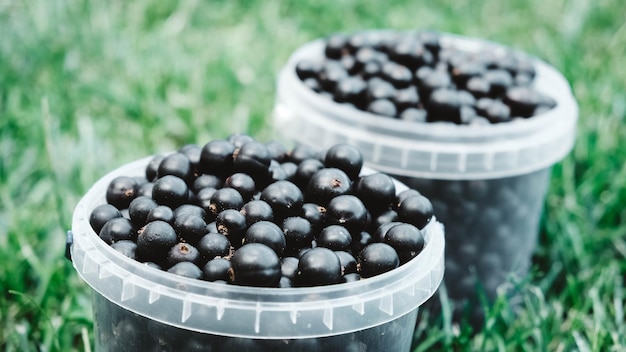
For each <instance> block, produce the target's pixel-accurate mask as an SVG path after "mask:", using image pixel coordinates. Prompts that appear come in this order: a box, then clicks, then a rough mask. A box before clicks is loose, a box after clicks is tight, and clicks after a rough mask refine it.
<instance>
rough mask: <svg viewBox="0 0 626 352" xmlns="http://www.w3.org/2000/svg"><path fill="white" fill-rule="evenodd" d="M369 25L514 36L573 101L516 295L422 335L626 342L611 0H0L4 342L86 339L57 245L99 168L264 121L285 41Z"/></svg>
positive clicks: (83, 345)
mask: <svg viewBox="0 0 626 352" xmlns="http://www.w3.org/2000/svg"><path fill="white" fill-rule="evenodd" d="M362 28H395V29H422V28H433V29H437V30H441V31H446V32H453V33H458V34H463V35H469V36H477V37H482V38H486V39H490V40H493V41H497V42H501V43H505V44H507V45H510V46H512V47H515V48H518V49H521V50H525V51H527V52H529V53H531V54H533V55H536V56H538V57H540V58H542V59H544V60H545V61H547V62H549V63H550V64H552V65H554V66H555V67H556V68H557V69H559V70H560V71H561V72H563V74H564V75H565V76H566V78H567V79H568V80H569V81H570V83H571V85H572V88H573V91H574V94H575V96H576V98H577V99H578V102H579V105H580V121H579V130H578V135H577V143H576V146H575V148H574V150H573V152H572V153H571V154H570V155H569V156H568V157H567V158H566V159H565V160H564V161H563V162H561V163H559V164H558V165H556V166H555V167H554V171H553V177H552V181H551V189H550V192H549V195H548V198H547V200H546V211H545V216H544V221H543V224H542V228H541V236H540V245H539V248H538V250H537V253H536V255H535V258H534V259H535V260H534V267H533V275H532V276H531V277H530V278H529V279H528V281H527V282H525V283H524V284H523V285H524V295H523V298H524V303H523V307H522V308H523V309H522V311H521V313H520V314H519V315H517V316H512V315H511V314H510V313H509V310H508V309H507V302H504V301H500V302H497V303H496V304H495V305H494V306H493V307H491V308H490V309H488V311H487V316H488V319H487V321H486V325H485V328H484V329H483V330H482V331H481V332H478V333H473V332H471V331H470V330H469V329H468V328H466V327H465V326H463V325H461V326H455V325H452V324H450V323H449V322H448V321H447V320H446V319H440V318H437V317H431V319H426V320H422V321H421V322H420V324H419V325H418V326H417V329H416V343H415V349H416V350H424V349H427V348H429V347H430V348H438V349H443V350H502V351H505V350H536V351H547V350H550V351H571V350H580V351H620V350H624V349H626V337H625V336H626V331H625V322H624V308H625V303H624V302H625V300H624V278H625V273H626V260H625V258H626V241H625V239H626V231H625V230H626V207H624V204H626V164H625V163H624V161H625V160H626V155H625V154H626V146H624V143H623V138H624V136H626V127H625V124H624V117H625V115H626V113H625V112H626V65H624V61H623V58H624V57H625V56H626V2H624V1H622V0H599V1H593V0H572V1H565V0H551V1H544V0H532V1H525V0H514V1H506V2H504V1H499V0H484V1H469V0H459V1H456V0H447V1H438V2H436V3H434V2H433V3H431V2H418V1H397V0H394V1H386V2H379V3H370V2H360V1H343V2H336V1H326V0H325V1H321V0H320V1H309V2H300V1H284V2H278V1H263V2H252V1H200V0H183V1H169V0H168V1H156V0H135V1H128V2H127V1H89V0H56V1H45V0H33V1H10V0H0V38H1V39H0V326H2V328H1V329H0V349H1V350H2V351H71V350H79V351H83V350H92V349H93V329H92V314H91V302H90V290H89V288H88V287H87V286H86V285H85V284H84V283H82V282H81V281H80V279H79V278H78V276H77V275H76V273H75V271H74V269H73V268H72V266H71V263H70V262H69V261H67V260H66V259H65V258H64V257H63V253H64V249H65V243H64V241H65V231H66V230H68V229H69V228H70V226H71V215H72V211H73V208H74V206H75V205H76V203H77V202H78V200H79V199H80V197H81V196H82V194H83V193H84V192H85V191H86V190H87V188H88V187H89V186H90V185H91V184H92V183H93V182H94V181H95V180H97V179H98V178H99V177H100V176H102V175H104V174H105V173H106V172H108V171H110V170H112V169H113V168H115V167H117V166H120V165H122V164H124V163H126V162H129V161H132V160H135V159H138V158H140V157H143V156H145V155H148V154H153V153H156V152H163V151H168V150H172V149H175V148H178V147H180V146H182V145H184V144H187V143H198V144H204V143H206V142H207V141H209V140H211V139H214V138H223V137H225V136H227V135H229V134H231V133H233V132H246V133H250V134H252V135H254V136H256V137H258V138H259V139H268V138H270V137H271V130H270V125H269V124H268V121H269V120H268V118H269V117H270V113H271V109H272V105H273V99H274V91H275V79H276V75H277V73H278V71H279V69H280V68H281V66H282V64H283V63H284V62H286V60H287V58H288V56H289V54H290V53H291V52H292V51H293V50H295V49H296V48H297V47H298V46H300V45H301V44H303V43H305V42H307V41H309V40H312V39H315V38H318V37H322V36H325V35H327V34H329V33H332V32H336V31H355V30H358V29H362ZM418 342H419V343H418Z"/></svg>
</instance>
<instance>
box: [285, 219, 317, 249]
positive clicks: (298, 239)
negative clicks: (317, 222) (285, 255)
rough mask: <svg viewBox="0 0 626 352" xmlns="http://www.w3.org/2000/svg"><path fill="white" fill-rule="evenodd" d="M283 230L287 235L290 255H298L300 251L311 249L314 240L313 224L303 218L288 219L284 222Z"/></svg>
mask: <svg viewBox="0 0 626 352" xmlns="http://www.w3.org/2000/svg"><path fill="white" fill-rule="evenodd" d="M282 230H283V233H284V235H285V241H286V249H287V250H288V251H289V252H290V253H297V251H298V250H299V249H301V248H304V247H309V246H310V245H311V241H312V240H313V238H314V233H313V227H312V226H311V223H310V222H309V221H308V220H307V219H305V218H303V217H299V216H292V217H288V218H286V219H285V220H283V224H282Z"/></svg>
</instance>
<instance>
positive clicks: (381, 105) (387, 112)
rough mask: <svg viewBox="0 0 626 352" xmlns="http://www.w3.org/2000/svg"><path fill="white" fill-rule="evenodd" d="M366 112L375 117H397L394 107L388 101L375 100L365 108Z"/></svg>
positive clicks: (396, 110)
mask: <svg viewBox="0 0 626 352" xmlns="http://www.w3.org/2000/svg"><path fill="white" fill-rule="evenodd" d="M366 111H367V112H371V113H372V114H375V115H380V116H386V117H395V116H396V115H398V109H396V105H395V104H394V103H393V102H392V101H391V100H389V99H376V100H373V101H371V102H370V103H369V104H368V105H367V108H366Z"/></svg>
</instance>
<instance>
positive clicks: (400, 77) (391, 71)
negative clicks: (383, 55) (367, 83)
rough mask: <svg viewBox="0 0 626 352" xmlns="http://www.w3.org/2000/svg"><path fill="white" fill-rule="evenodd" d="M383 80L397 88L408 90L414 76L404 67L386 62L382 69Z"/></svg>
mask: <svg viewBox="0 0 626 352" xmlns="http://www.w3.org/2000/svg"><path fill="white" fill-rule="evenodd" d="M382 74H383V78H384V79H385V80H387V81H389V82H390V83H391V84H393V86H394V87H396V88H400V89H401V88H406V87H408V86H409V85H410V84H411V82H412V81H413V74H412V73H411V70H409V69H408V68H407V67H406V66H404V65H399V64H396V63H394V62H391V61H389V62H386V63H384V64H383V67H382Z"/></svg>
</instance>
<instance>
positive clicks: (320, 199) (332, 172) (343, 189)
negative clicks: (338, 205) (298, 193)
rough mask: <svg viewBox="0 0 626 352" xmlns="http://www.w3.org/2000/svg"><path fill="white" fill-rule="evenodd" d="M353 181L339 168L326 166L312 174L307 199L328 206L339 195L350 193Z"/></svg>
mask: <svg viewBox="0 0 626 352" xmlns="http://www.w3.org/2000/svg"><path fill="white" fill-rule="evenodd" d="M351 186H352V183H351V181H350V178H349V177H348V175H347V174H346V173H345V172H344V171H342V170H340V169H338V168H324V169H321V170H319V171H317V172H316V173H314V174H313V176H311V179H310V180H309V184H308V185H307V188H306V201H307V202H309V203H317V204H319V205H322V206H326V205H327V204H328V202H329V201H330V200H331V199H332V198H334V197H336V196H339V195H342V194H348V193H349V192H350V189H351Z"/></svg>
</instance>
